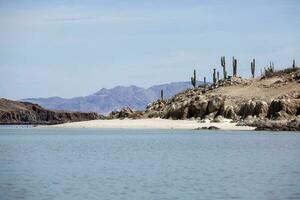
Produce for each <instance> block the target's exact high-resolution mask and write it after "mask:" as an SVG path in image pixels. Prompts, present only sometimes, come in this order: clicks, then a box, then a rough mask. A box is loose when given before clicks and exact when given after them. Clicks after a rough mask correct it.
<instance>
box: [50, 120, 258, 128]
mask: <svg viewBox="0 0 300 200" xmlns="http://www.w3.org/2000/svg"><path fill="white" fill-rule="evenodd" d="M210 126H215V127H218V128H219V129H221V130H236V131H238V130H254V127H249V126H236V123H230V122H229V120H228V121H226V122H222V123H209V122H205V123H199V122H197V121H196V120H169V119H158V118H155V119H123V120H120V119H113V120H91V121H82V122H72V123H65V124H58V125H51V126H46V127H50V128H112V129H178V130H180V129H181V130H193V129H196V128H202V127H210Z"/></svg>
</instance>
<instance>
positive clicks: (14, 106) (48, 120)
mask: <svg viewBox="0 0 300 200" xmlns="http://www.w3.org/2000/svg"><path fill="white" fill-rule="evenodd" d="M98 118H99V116H98V114H97V113H83V112H66V111H52V110H47V109H44V108H43V107H41V106H39V105H38V104H32V103H27V102H17V101H11V100H8V99H3V98H1V99H0V124H58V123H65V122H75V121H86V120H94V119H98Z"/></svg>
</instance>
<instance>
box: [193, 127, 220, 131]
mask: <svg viewBox="0 0 300 200" xmlns="http://www.w3.org/2000/svg"><path fill="white" fill-rule="evenodd" d="M219 129H220V128H218V127H216V126H209V127H206V126H204V127H199V128H197V129H196V130H219Z"/></svg>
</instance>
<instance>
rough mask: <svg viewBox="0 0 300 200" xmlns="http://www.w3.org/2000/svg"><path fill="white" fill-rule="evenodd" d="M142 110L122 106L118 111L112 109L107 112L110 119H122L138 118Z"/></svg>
mask: <svg viewBox="0 0 300 200" xmlns="http://www.w3.org/2000/svg"><path fill="white" fill-rule="evenodd" d="M142 114H143V113H142V112H138V111H133V110H132V109H131V108H129V107H124V108H122V109H121V110H119V111H113V112H111V113H110V114H109V118H110V119H124V118H135V119H136V118H140V117H141V116H142Z"/></svg>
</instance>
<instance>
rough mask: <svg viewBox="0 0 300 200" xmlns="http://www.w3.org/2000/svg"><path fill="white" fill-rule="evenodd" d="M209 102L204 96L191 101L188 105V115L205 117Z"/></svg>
mask: <svg viewBox="0 0 300 200" xmlns="http://www.w3.org/2000/svg"><path fill="white" fill-rule="evenodd" d="M207 105H208V102H207V100H206V99H204V98H198V99H197V100H194V101H191V103H190V104H189V105H188V114H187V117H188V118H189V117H200V118H203V117H204V116H205V114H206V109H207Z"/></svg>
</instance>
